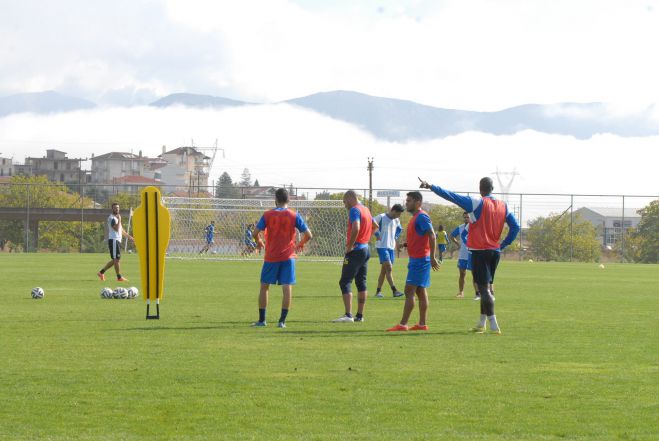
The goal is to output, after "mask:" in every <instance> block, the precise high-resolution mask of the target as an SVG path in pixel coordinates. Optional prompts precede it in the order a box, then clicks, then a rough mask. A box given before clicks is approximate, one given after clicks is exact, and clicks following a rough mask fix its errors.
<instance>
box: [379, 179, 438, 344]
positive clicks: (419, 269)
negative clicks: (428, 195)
mask: <svg viewBox="0 0 659 441" xmlns="http://www.w3.org/2000/svg"><path fill="white" fill-rule="evenodd" d="M422 204H423V196H422V195H421V193H419V192H418V191H411V192H409V193H407V199H406V200H405V208H406V209H407V211H408V212H409V213H410V214H412V220H410V223H409V224H407V253H408V255H409V263H408V264H407V280H406V281H405V305H404V306H403V317H402V318H401V319H400V323H398V324H397V325H396V326H393V327H391V328H389V329H387V332H396V331H408V330H410V331H427V330H428V324H427V323H426V321H427V319H428V287H429V286H430V269H431V268H432V269H433V270H434V271H437V270H439V262H438V261H437V259H436V258H435V249H436V248H435V247H436V245H437V244H436V243H435V230H434V229H433V226H432V222H431V221H430V216H428V213H426V212H425V211H423V210H422V209H421V205H422ZM415 296H416V297H418V298H419V322H418V323H417V324H415V325H414V326H411V327H410V326H408V325H407V322H408V321H409V319H410V315H411V314H412V311H413V310H414V304H415Z"/></svg>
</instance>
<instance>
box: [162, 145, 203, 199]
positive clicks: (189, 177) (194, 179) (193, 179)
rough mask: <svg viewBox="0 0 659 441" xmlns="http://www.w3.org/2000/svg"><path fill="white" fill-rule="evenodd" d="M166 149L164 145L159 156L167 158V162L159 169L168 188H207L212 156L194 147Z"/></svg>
mask: <svg viewBox="0 0 659 441" xmlns="http://www.w3.org/2000/svg"><path fill="white" fill-rule="evenodd" d="M165 150H166V149H165V147H164V146H163V152H162V154H161V155H160V156H159V158H160V159H163V160H165V161H166V162H167V164H166V165H164V166H159V167H158V168H157V171H158V172H159V173H160V180H161V181H162V182H163V184H164V185H166V186H167V187H168V190H170V189H176V190H189V189H193V191H205V190H207V187H208V173H209V167H210V163H209V160H210V157H208V156H206V155H204V154H203V153H201V152H199V151H197V150H196V149H195V148H194V147H178V148H176V149H174V150H170V151H168V152H167V151H165ZM154 178H155V176H154Z"/></svg>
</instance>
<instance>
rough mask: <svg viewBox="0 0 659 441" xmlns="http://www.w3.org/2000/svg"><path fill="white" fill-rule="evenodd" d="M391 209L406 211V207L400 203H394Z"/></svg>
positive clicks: (400, 211)
mask: <svg viewBox="0 0 659 441" xmlns="http://www.w3.org/2000/svg"><path fill="white" fill-rule="evenodd" d="M391 211H397V212H399V213H402V212H403V211H405V209H404V208H403V206H402V205H400V204H394V205H393V206H392V207H391Z"/></svg>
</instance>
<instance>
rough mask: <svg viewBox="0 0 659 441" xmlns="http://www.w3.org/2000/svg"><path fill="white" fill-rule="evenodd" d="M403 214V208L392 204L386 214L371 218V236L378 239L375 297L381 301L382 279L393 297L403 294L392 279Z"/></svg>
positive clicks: (376, 245)
mask: <svg viewBox="0 0 659 441" xmlns="http://www.w3.org/2000/svg"><path fill="white" fill-rule="evenodd" d="M402 212H403V206H402V205H400V204H394V206H393V207H391V210H389V212H388V213H382V214H378V215H377V216H375V217H374V218H373V231H374V232H373V234H374V235H375V237H376V238H377V239H378V240H377V242H375V249H376V250H377V251H378V256H379V258H380V265H381V266H380V276H378V288H377V291H376V293H375V297H377V298H379V299H381V298H383V297H384V295H383V294H382V285H383V284H384V279H385V278H386V279H387V282H389V286H390V287H391V292H392V294H393V296H394V297H402V296H403V295H404V294H403V293H402V292H400V291H398V290H397V289H396V285H394V277H393V274H392V271H393V265H394V251H395V250H396V248H397V246H396V241H397V240H398V237H399V236H400V233H401V232H402V231H403V227H401V225H400V219H399V218H400V215H401V213H402Z"/></svg>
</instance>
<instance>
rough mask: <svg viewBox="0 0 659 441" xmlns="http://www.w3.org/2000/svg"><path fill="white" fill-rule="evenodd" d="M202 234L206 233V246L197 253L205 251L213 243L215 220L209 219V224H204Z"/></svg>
mask: <svg viewBox="0 0 659 441" xmlns="http://www.w3.org/2000/svg"><path fill="white" fill-rule="evenodd" d="M204 234H205V235H206V246H204V247H203V248H202V249H201V251H199V254H203V253H207V252H208V250H209V249H210V247H211V246H212V245H213V244H214V243H215V221H211V223H210V224H208V225H206V228H204Z"/></svg>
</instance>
